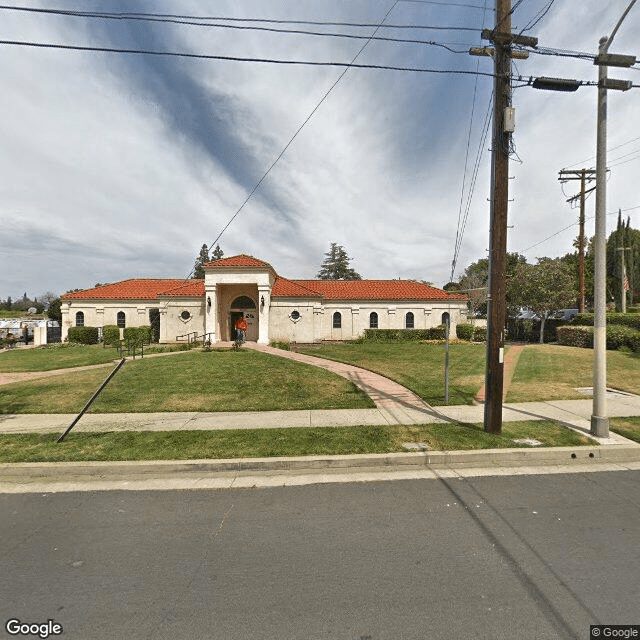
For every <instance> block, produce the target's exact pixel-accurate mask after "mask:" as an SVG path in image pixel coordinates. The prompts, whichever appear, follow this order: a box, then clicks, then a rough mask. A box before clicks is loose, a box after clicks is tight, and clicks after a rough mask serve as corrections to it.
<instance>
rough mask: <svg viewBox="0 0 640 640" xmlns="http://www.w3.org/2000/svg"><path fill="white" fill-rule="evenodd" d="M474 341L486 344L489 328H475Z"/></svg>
mask: <svg viewBox="0 0 640 640" xmlns="http://www.w3.org/2000/svg"><path fill="white" fill-rule="evenodd" d="M474 329H475V330H474V332H473V340H474V342H486V341H487V327H474Z"/></svg>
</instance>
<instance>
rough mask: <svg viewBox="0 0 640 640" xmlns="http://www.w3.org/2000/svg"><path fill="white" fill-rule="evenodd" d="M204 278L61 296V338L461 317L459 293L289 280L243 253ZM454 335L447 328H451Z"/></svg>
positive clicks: (223, 336)
mask: <svg viewBox="0 0 640 640" xmlns="http://www.w3.org/2000/svg"><path fill="white" fill-rule="evenodd" d="M204 270H205V277H204V280H177V279H167V280H158V279H132V280H124V281H122V282H117V283H113V284H108V285H103V286H100V287H95V288H94V289H87V290H85V291H76V292H73V293H68V294H65V295H63V296H62V303H63V304H62V339H63V340H64V339H66V337H67V333H68V330H69V327H72V326H78V325H85V326H93V327H103V326H105V325H108V324H111V325H117V326H119V327H120V328H125V327H129V326H142V325H149V324H151V325H152V326H155V327H156V328H157V335H158V337H159V340H160V342H176V341H180V340H186V339H188V338H189V337H198V338H201V337H204V338H207V339H209V340H211V341H212V342H219V341H229V340H233V339H234V337H235V332H234V329H233V327H234V324H235V322H236V320H237V319H238V317H240V316H244V317H245V318H246V320H247V324H248V329H247V332H246V333H247V336H246V337H247V340H250V341H255V342H259V343H262V344H268V343H269V342H270V341H271V340H286V341H290V342H303V343H311V342H320V341H322V340H350V339H353V338H356V337H358V336H360V335H362V333H363V332H364V330H365V329H369V328H374V329H376V328H377V329H428V328H431V327H435V326H438V325H440V324H443V323H444V322H445V320H446V319H447V318H448V319H449V321H450V323H451V326H452V329H455V325H456V324H457V323H458V322H461V321H465V320H466V311H467V304H466V298H465V297H464V296H461V295H459V294H449V293H447V292H446V291H443V290H442V289H437V288H435V287H431V286H429V285H427V284H424V283H422V282H417V281H414V280H291V279H287V278H283V277H281V276H279V275H278V274H277V273H276V272H275V270H274V269H273V267H272V266H271V265H270V264H268V263H267V262H264V261H262V260H259V259H257V258H254V257H252V256H247V255H244V254H241V255H238V256H232V257H229V258H222V259H220V260H216V261H214V262H210V263H208V264H206V265H205V267H204ZM454 335H455V334H454Z"/></svg>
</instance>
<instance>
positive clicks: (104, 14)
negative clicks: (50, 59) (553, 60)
mask: <svg viewBox="0 0 640 640" xmlns="http://www.w3.org/2000/svg"><path fill="white" fill-rule="evenodd" d="M405 1H406V0H405ZM437 4H440V3H437ZM0 9H4V10H7V11H20V12H27V13H38V14H49V15H60V16H69V17H74V18H100V19H105V20H143V21H150V22H168V23H174V24H186V25H193V26H215V27H229V28H234V27H233V25H230V24H212V23H211V22H212V21H214V20H218V21H223V22H237V23H245V24H246V23H251V22H253V23H258V24H295V25H311V26H325V27H352V28H373V27H375V28H376V29H382V28H384V29H423V30H438V31H475V32H479V31H480V29H476V28H473V27H457V26H453V27H442V26H436V25H420V24H385V25H377V24H375V23H370V22H336V21H326V20H276V19H272V18H231V17H226V16H193V15H177V14H170V13H137V12H120V13H118V12H108V11H73V10H69V9H44V8H35V7H16V6H8V5H0ZM192 21H193V22H192ZM195 21H199V22H195ZM204 21H207V22H204ZM235 28H243V27H235ZM244 28H246V29H258V27H251V26H248V27H244ZM365 37H366V36H365ZM373 39H376V38H373Z"/></svg>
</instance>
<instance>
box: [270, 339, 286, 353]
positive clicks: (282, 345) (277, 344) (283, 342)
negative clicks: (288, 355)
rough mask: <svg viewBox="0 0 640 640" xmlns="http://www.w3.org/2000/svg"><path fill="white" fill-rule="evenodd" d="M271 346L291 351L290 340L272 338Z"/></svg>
mask: <svg viewBox="0 0 640 640" xmlns="http://www.w3.org/2000/svg"><path fill="white" fill-rule="evenodd" d="M269 346H270V347H274V348H275V349H283V350H284V351H291V345H290V344H289V341H288V340H270V341H269Z"/></svg>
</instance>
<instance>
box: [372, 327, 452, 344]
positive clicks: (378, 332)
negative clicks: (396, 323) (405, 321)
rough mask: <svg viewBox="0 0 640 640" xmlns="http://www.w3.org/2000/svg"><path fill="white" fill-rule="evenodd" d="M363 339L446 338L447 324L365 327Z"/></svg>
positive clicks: (386, 340)
mask: <svg viewBox="0 0 640 640" xmlns="http://www.w3.org/2000/svg"><path fill="white" fill-rule="evenodd" d="M362 338H363V341H371V342H393V341H396V340H403V341H404V340H444V339H445V326H444V325H443V324H441V325H440V326H438V327H431V328H430V329H365V330H364V335H363V336H362Z"/></svg>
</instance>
